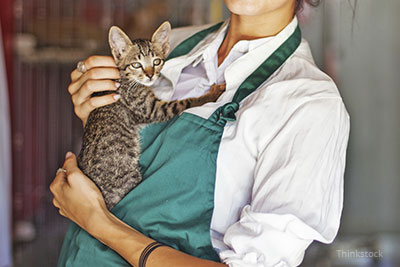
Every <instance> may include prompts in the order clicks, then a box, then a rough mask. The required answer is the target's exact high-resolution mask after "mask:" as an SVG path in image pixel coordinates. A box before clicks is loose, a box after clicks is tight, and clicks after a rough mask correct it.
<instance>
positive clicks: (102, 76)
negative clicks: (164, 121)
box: [68, 67, 121, 95]
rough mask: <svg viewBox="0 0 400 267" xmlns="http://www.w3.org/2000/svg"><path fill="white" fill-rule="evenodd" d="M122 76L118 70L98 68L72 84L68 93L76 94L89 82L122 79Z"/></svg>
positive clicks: (89, 71)
mask: <svg viewBox="0 0 400 267" xmlns="http://www.w3.org/2000/svg"><path fill="white" fill-rule="evenodd" d="M120 78H121V75H120V73H119V70H118V69H117V68H112V67H101V68H100V67H97V68H93V69H91V70H88V71H87V72H85V73H84V74H83V75H82V76H81V77H80V78H79V79H77V80H76V81H74V82H72V83H71V84H70V85H69V86H68V92H69V93H70V94H71V95H73V94H75V93H76V92H77V91H78V90H80V88H81V87H82V85H83V84H84V83H86V81H87V80H111V79H120Z"/></svg>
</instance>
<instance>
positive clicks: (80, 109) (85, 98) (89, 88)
mask: <svg viewBox="0 0 400 267" xmlns="http://www.w3.org/2000/svg"><path fill="white" fill-rule="evenodd" d="M84 64H85V67H86V69H87V71H86V72H85V73H81V72H79V71H78V70H77V69H75V70H73V71H72V73H71V83H70V84H69V86H68V92H69V93H70V94H71V96H72V103H73V104H74V111H75V114H76V115H77V116H78V117H79V119H81V121H82V122H83V125H85V124H86V121H87V118H88V117H89V114H90V112H91V111H92V110H94V109H95V108H98V107H101V106H105V105H109V104H112V103H114V102H116V101H117V100H118V99H119V97H120V96H119V95H118V94H108V95H104V96H96V97H91V95H92V93H94V92H101V91H115V90H116V89H117V88H118V87H119V84H118V83H116V82H115V81H113V80H115V79H120V78H121V76H120V73H119V70H118V69H117V66H116V65H115V62H114V59H113V58H112V57H110V56H91V57H89V58H87V59H86V60H85V61H84Z"/></svg>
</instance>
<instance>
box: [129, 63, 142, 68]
mask: <svg viewBox="0 0 400 267" xmlns="http://www.w3.org/2000/svg"><path fill="white" fill-rule="evenodd" d="M131 66H132V67H133V68H135V69H139V68H141V67H142V64H140V63H139V62H135V63H132V64H131Z"/></svg>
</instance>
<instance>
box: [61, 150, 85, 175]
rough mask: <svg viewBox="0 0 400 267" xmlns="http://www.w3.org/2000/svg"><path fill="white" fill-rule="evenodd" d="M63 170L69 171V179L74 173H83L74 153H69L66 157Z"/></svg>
mask: <svg viewBox="0 0 400 267" xmlns="http://www.w3.org/2000/svg"><path fill="white" fill-rule="evenodd" d="M63 169H65V170H66V171H67V177H68V176H70V175H71V174H72V173H76V172H81V170H80V169H79V168H78V162H77V159H76V156H75V154H74V153H72V152H67V154H66V155H65V161H64V165H63Z"/></svg>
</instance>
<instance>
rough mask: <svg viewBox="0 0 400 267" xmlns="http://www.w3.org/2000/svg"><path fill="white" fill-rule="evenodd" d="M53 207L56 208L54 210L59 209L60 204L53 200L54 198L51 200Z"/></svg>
mask: <svg viewBox="0 0 400 267" xmlns="http://www.w3.org/2000/svg"><path fill="white" fill-rule="evenodd" d="M52 202H53V206H54V207H56V208H60V203H58V201H57V200H56V199H55V198H53V201H52Z"/></svg>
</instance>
